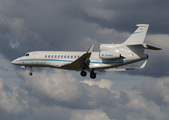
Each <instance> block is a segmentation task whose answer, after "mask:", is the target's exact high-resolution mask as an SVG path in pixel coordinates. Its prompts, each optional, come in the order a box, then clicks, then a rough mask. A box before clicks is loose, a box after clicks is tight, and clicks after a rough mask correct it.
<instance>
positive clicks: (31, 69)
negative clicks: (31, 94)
mask: <svg viewBox="0 0 169 120" xmlns="http://www.w3.org/2000/svg"><path fill="white" fill-rule="evenodd" d="M32 71H33V68H32V67H30V73H29V75H30V76H32V75H33V73H32Z"/></svg>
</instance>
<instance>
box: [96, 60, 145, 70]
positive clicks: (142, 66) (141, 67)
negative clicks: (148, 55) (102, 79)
mask: <svg viewBox="0 0 169 120" xmlns="http://www.w3.org/2000/svg"><path fill="white" fill-rule="evenodd" d="M146 63H147V61H145V62H144V63H143V64H142V65H141V66H140V67H135V68H111V69H105V70H99V71H100V72H105V71H116V72H118V71H127V70H136V69H143V68H144V67H145V65H146Z"/></svg>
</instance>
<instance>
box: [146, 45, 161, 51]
mask: <svg viewBox="0 0 169 120" xmlns="http://www.w3.org/2000/svg"><path fill="white" fill-rule="evenodd" d="M145 48H146V49H150V50H162V49H161V48H158V47H154V46H151V45H146V46H145Z"/></svg>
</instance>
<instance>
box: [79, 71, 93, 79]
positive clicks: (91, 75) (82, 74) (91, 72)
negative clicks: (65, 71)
mask: <svg viewBox="0 0 169 120" xmlns="http://www.w3.org/2000/svg"><path fill="white" fill-rule="evenodd" d="M80 74H81V76H83V77H85V76H86V75H87V73H86V71H81V73H80ZM90 78H92V79H95V78H96V73H95V72H94V70H91V71H90Z"/></svg>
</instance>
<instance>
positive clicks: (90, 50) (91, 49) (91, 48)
mask: <svg viewBox="0 0 169 120" xmlns="http://www.w3.org/2000/svg"><path fill="white" fill-rule="evenodd" d="M93 47H94V45H91V47H90V48H89V49H88V51H87V52H86V53H91V52H92V51H93Z"/></svg>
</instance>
